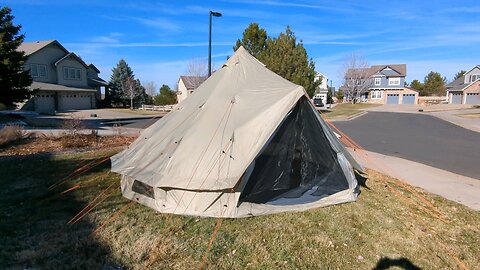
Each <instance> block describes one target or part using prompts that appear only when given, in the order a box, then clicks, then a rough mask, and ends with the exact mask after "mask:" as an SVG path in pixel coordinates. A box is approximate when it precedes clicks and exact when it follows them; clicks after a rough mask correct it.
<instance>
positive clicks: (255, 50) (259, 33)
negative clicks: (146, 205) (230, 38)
mask: <svg viewBox="0 0 480 270" xmlns="http://www.w3.org/2000/svg"><path fill="white" fill-rule="evenodd" d="M266 45H267V31H265V29H263V28H260V27H259V26H258V23H251V24H250V25H249V26H248V27H247V29H245V31H243V37H242V39H241V40H240V39H238V40H237V43H236V45H235V46H234V47H233V50H234V51H236V50H237V49H238V48H240V46H243V47H244V48H245V49H246V50H247V51H248V52H249V53H250V54H251V55H253V56H255V58H257V59H258V60H260V61H261V54H262V53H263V52H264V51H265V49H266Z"/></svg>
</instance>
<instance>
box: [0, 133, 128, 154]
mask: <svg viewBox="0 0 480 270" xmlns="http://www.w3.org/2000/svg"><path fill="white" fill-rule="evenodd" d="M135 138H136V137H130V136H98V135H94V134H75V135H63V136H38V137H27V138H23V139H19V140H17V141H15V142H12V143H9V144H7V145H3V146H1V147H0V157H2V156H3V157H4V156H26V155H32V154H39V153H52V152H65V151H69V150H75V151H77V150H91V149H93V148H95V149H104V148H112V147H118V146H127V145H129V144H130V143H132V142H133V141H134V140H135Z"/></svg>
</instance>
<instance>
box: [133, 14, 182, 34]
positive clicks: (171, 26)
mask: <svg viewBox="0 0 480 270" xmlns="http://www.w3.org/2000/svg"><path fill="white" fill-rule="evenodd" d="M132 19H133V20H135V21H137V22H139V23H141V24H143V25H146V26H150V27H154V28H157V29H161V30H165V31H170V32H180V31H181V30H182V27H180V25H178V24H176V23H174V22H173V21H172V20H168V19H164V18H154V19H147V18H140V17H132Z"/></svg>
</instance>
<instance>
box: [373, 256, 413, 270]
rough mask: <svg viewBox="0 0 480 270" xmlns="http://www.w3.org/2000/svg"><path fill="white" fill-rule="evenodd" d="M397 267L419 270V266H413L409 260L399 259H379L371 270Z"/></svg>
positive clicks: (406, 269)
mask: <svg viewBox="0 0 480 270" xmlns="http://www.w3.org/2000/svg"><path fill="white" fill-rule="evenodd" d="M394 266H396V267H399V268H402V269H405V270H421V269H422V268H420V267H419V266H416V265H415V264H413V263H412V262H411V261H410V260H409V259H406V258H399V259H390V258H388V257H383V258H381V259H380V260H379V261H378V262H377V265H376V266H375V267H374V268H373V270H384V269H389V268H391V267H394Z"/></svg>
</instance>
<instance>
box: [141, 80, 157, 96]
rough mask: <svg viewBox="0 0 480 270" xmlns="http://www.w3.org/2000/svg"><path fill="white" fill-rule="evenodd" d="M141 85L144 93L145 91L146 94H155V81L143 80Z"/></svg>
mask: <svg viewBox="0 0 480 270" xmlns="http://www.w3.org/2000/svg"><path fill="white" fill-rule="evenodd" d="M143 87H144V88H145V93H147V95H149V96H151V97H154V96H156V95H157V85H156V84H155V82H145V83H144V85H143Z"/></svg>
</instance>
